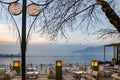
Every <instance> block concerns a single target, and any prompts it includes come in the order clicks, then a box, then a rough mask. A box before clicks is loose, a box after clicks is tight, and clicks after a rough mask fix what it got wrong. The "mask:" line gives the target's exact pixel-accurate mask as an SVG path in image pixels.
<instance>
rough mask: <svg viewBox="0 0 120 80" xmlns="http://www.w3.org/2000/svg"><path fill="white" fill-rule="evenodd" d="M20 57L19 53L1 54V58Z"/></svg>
mask: <svg viewBox="0 0 120 80" xmlns="http://www.w3.org/2000/svg"><path fill="white" fill-rule="evenodd" d="M9 57H20V55H19V54H0V58H9Z"/></svg>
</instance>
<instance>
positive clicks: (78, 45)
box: [0, 16, 119, 55]
mask: <svg viewBox="0 0 120 80" xmlns="http://www.w3.org/2000/svg"><path fill="white" fill-rule="evenodd" d="M107 23H109V22H107ZM107 23H106V24H107ZM109 25H110V24H109ZM110 26H112V25H110ZM102 27H104V26H102ZM67 38H68V40H67V39H65V38H64V37H60V36H58V37H57V40H56V41H49V40H48V38H46V37H38V34H37V33H34V34H33V35H32V38H31V40H30V41H29V44H28V46H27V54H28V55H33V54H34V55H68V54H69V53H70V52H73V51H75V50H82V49H85V48H87V47H93V46H101V45H105V44H111V43H115V42H117V40H116V39H114V38H109V37H108V38H106V39H101V38H100V39H98V35H97V34H91V35H88V34H86V33H83V32H81V31H80V30H76V31H74V32H67ZM118 42H119V41H118ZM1 53H2V54H17V53H20V45H19V42H18V39H17V35H16V32H13V29H12V28H11V27H9V25H8V24H7V20H6V18H4V16H0V54H1Z"/></svg>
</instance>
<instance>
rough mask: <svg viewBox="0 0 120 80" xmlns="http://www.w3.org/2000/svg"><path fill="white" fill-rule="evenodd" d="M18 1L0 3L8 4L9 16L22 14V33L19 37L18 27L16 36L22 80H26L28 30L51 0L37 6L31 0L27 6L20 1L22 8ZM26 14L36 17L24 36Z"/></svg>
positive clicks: (25, 1)
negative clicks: (19, 51)
mask: <svg viewBox="0 0 120 80" xmlns="http://www.w3.org/2000/svg"><path fill="white" fill-rule="evenodd" d="M18 1H19V0H16V1H13V2H4V1H1V0H0V3H3V4H9V6H8V11H9V13H10V15H11V16H12V15H14V16H17V15H19V14H21V13H22V33H21V35H20V31H19V29H18V27H17V31H18V34H19V37H20V45H21V54H22V56H21V61H22V65H21V66H22V80H26V69H25V68H26V45H27V40H28V36H29V34H30V30H31V28H32V25H33V23H34V22H35V20H36V19H37V16H38V15H39V14H40V12H41V11H42V10H44V9H45V8H46V7H47V5H48V4H50V3H51V2H52V1H53V0H46V1H45V3H44V4H38V3H37V4H36V3H35V2H33V1H32V0H30V2H31V4H29V5H28V6H27V0H22V6H21V4H20V3H18ZM40 6H44V7H43V9H41V10H40ZM26 12H27V13H28V14H29V15H30V16H36V18H35V19H34V21H33V22H32V24H31V26H30V28H29V30H28V33H27V35H26ZM12 18H13V17H12ZM13 19H14V18H13ZM14 21H15V19H14ZM15 23H16V21H15ZM16 26H17V24H16ZM26 36H27V37H26ZM26 38H27V39H26Z"/></svg>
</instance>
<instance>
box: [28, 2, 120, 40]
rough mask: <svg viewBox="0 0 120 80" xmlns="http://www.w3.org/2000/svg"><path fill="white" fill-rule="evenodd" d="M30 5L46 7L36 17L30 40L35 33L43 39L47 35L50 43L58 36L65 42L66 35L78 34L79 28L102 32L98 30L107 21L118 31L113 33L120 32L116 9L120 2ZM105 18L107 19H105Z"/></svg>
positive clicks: (119, 20)
mask: <svg viewBox="0 0 120 80" xmlns="http://www.w3.org/2000/svg"><path fill="white" fill-rule="evenodd" d="M30 1H31V2H32V3H37V4H38V5H40V6H41V5H43V3H47V4H46V5H45V6H44V8H43V7H41V8H42V10H41V13H40V14H39V15H38V16H37V18H36V22H34V24H32V26H31V27H29V28H30V29H29V30H30V31H29V34H28V37H29V35H31V33H32V31H35V32H38V33H40V35H43V34H44V35H47V36H49V37H50V38H51V39H54V38H55V37H56V36H57V35H59V34H62V35H63V36H64V37H65V38H66V32H67V31H75V30H76V29H78V28H79V29H81V30H87V31H89V30H90V31H92V30H93V31H94V30H95V29H96V30H99V29H98V28H99V27H100V26H101V24H102V23H105V20H106V21H107V20H108V21H109V23H111V24H112V25H113V26H114V28H116V29H114V30H115V32H116V30H117V32H120V18H119V15H120V10H119V9H117V7H116V3H117V2H120V1H119V0H35V2H34V1H32V0H30ZM117 4H118V3H117ZM101 16H102V17H101ZM105 17H106V18H107V19H104V18H105ZM28 18H29V17H28ZM30 20H32V18H30V19H29V21H30ZM28 23H30V22H28ZM105 26H106V25H105ZM105 30H106V29H105ZM102 31H103V30H102ZM103 32H104V31H103Z"/></svg>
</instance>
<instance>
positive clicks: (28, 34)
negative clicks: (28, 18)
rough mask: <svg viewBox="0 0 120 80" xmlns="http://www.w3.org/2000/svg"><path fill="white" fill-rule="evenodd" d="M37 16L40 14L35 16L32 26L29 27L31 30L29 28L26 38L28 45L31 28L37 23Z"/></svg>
mask: <svg viewBox="0 0 120 80" xmlns="http://www.w3.org/2000/svg"><path fill="white" fill-rule="evenodd" d="M37 18H38V15H37V16H36V17H35V19H34V21H33V22H32V24H31V26H30V28H29V30H28V33H27V38H26V45H27V43H28V39H29V37H30V32H31V29H32V27H33V24H34V23H35V21H36V19H37Z"/></svg>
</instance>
